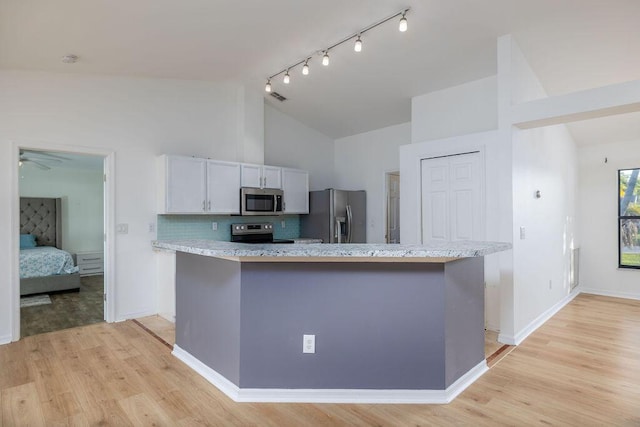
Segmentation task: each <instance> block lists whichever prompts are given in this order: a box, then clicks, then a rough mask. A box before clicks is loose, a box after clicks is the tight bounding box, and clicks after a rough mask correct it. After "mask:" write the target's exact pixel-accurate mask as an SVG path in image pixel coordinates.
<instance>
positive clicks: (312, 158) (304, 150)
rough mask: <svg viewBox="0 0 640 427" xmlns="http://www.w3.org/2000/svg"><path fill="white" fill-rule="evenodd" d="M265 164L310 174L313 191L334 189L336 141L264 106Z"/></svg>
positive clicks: (310, 185)
mask: <svg viewBox="0 0 640 427" xmlns="http://www.w3.org/2000/svg"><path fill="white" fill-rule="evenodd" d="M264 137H265V139H264V162H265V164H268V165H274V166H287V167H291V168H296V169H304V170H307V171H309V187H310V189H311V190H324V189H325V188H330V187H333V186H334V184H333V183H334V179H333V172H334V165H333V139H331V138H329V137H328V136H326V135H324V134H322V133H320V132H318V131H317V130H315V129H312V128H310V127H308V126H306V125H304V124H302V123H300V122H299V121H297V120H295V119H294V118H292V117H291V116H288V115H286V114H284V113H281V112H280V111H278V110H276V109H275V108H273V107H271V106H270V105H268V104H265V105H264Z"/></svg>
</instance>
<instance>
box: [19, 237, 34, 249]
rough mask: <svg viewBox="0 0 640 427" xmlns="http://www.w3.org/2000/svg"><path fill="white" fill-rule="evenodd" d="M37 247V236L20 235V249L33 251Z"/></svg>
mask: <svg viewBox="0 0 640 427" xmlns="http://www.w3.org/2000/svg"><path fill="white" fill-rule="evenodd" d="M36 246H37V245H36V236H34V235H33V234H21V235H20V249H31V248H35V247H36Z"/></svg>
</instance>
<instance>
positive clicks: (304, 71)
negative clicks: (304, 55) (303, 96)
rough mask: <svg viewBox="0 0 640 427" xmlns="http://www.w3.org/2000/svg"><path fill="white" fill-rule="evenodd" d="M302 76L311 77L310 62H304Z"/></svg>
mask: <svg viewBox="0 0 640 427" xmlns="http://www.w3.org/2000/svg"><path fill="white" fill-rule="evenodd" d="M302 74H303V75H305V76H308V75H309V60H308V59H307V60H306V61H304V65H303V66H302Z"/></svg>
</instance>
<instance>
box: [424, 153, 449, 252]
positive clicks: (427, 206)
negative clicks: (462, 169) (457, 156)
mask: <svg viewBox="0 0 640 427" xmlns="http://www.w3.org/2000/svg"><path fill="white" fill-rule="evenodd" d="M448 191H449V160H448V159H447V158H445V157H441V158H436V159H425V160H422V241H423V242H428V241H430V240H449V228H450V226H449V222H450V219H449V202H448V198H449V193H448Z"/></svg>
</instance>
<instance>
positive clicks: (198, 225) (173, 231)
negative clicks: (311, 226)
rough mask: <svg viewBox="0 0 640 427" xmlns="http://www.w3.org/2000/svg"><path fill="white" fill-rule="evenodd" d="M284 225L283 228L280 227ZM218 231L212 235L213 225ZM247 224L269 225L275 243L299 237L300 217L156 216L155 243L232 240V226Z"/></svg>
mask: <svg viewBox="0 0 640 427" xmlns="http://www.w3.org/2000/svg"><path fill="white" fill-rule="evenodd" d="M283 221H284V227H282V224H283ZM214 222H216V223H218V230H216V231H213V223H214ZM247 222H270V223H272V224H273V236H274V238H275V239H294V238H296V237H300V217H299V216H298V215H281V216H258V217H243V216H228V215H226V216H225V215H158V237H157V238H158V240H174V239H206V240H221V241H226V242H228V241H229V240H231V224H236V223H247Z"/></svg>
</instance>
